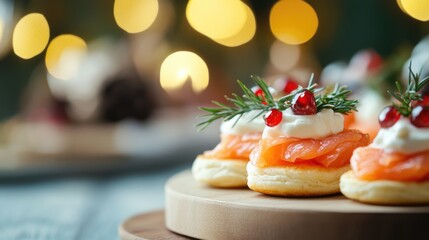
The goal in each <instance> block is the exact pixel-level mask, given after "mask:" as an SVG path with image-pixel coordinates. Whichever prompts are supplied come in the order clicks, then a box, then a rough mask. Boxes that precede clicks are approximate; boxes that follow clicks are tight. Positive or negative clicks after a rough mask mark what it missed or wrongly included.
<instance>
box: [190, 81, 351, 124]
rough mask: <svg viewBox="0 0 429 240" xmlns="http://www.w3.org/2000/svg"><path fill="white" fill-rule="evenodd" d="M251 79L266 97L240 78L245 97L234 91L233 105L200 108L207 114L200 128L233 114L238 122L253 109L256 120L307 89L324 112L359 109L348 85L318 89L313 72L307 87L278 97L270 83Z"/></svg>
mask: <svg viewBox="0 0 429 240" xmlns="http://www.w3.org/2000/svg"><path fill="white" fill-rule="evenodd" d="M251 78H252V80H253V81H254V82H255V83H256V85H257V86H258V87H259V88H260V89H261V90H262V92H263V93H264V94H263V95H264V96H263V97H260V96H257V95H256V94H255V93H254V92H253V91H252V90H251V89H250V88H248V87H247V86H246V85H244V84H243V83H242V82H241V81H240V80H238V81H237V83H238V85H239V86H240V88H241V90H242V91H243V96H239V95H237V94H235V93H233V94H232V95H231V97H228V96H225V99H226V100H227V101H228V102H230V103H231V104H232V106H228V105H226V104H223V103H220V102H217V101H213V102H212V103H213V104H214V105H216V107H201V108H200V109H201V110H202V111H205V112H206V114H205V115H202V116H201V117H203V118H205V119H204V120H203V121H202V122H200V123H198V124H197V125H196V127H197V128H198V129H199V130H203V129H204V128H206V127H207V126H209V125H210V124H211V123H212V122H214V121H216V120H218V119H223V120H224V121H229V120H231V119H233V118H234V117H236V116H239V117H237V118H236V120H235V123H237V122H238V121H239V119H240V118H241V117H242V116H243V114H245V113H247V112H250V111H254V110H256V111H259V114H257V115H256V116H255V117H254V118H253V119H255V118H257V117H260V116H261V115H262V114H264V113H265V112H268V111H270V110H271V109H278V110H280V111H284V110H286V109H288V108H290V107H291V105H292V103H291V102H292V99H293V98H294V97H295V96H296V95H297V94H300V93H302V92H303V91H304V90H309V91H311V92H312V93H313V94H314V96H315V100H316V104H317V111H321V110H322V109H325V108H329V109H332V110H333V111H335V112H339V113H342V114H348V113H349V112H351V111H356V105H357V103H358V101H357V100H349V99H347V97H348V96H349V94H350V93H351V91H350V90H348V89H347V87H346V86H339V85H338V84H336V85H335V87H334V89H333V90H332V91H330V92H327V93H324V90H325V88H317V84H315V83H314V75H313V74H312V75H311V77H310V80H309V83H308V85H307V87H306V88H303V87H302V86H299V87H298V89H296V90H295V91H294V92H292V93H291V94H288V95H286V96H283V97H280V98H278V99H274V97H273V95H272V94H271V92H270V90H269V86H268V85H267V83H266V82H265V81H264V80H263V79H262V78H260V77H258V76H251ZM253 119H252V120H253ZM235 123H234V125H235Z"/></svg>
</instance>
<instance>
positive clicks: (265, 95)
mask: <svg viewBox="0 0 429 240" xmlns="http://www.w3.org/2000/svg"><path fill="white" fill-rule="evenodd" d="M253 80H254V81H255V83H256V84H257V86H258V89H260V91H261V92H262V93H258V92H255V91H252V90H251V89H249V88H248V87H246V86H245V85H244V84H243V83H241V82H240V81H239V82H238V83H239V85H240V87H241V88H242V90H243V92H244V96H243V97H241V96H238V95H236V94H233V96H232V97H231V98H229V97H228V98H227V100H228V101H230V102H231V103H233V105H234V106H233V107H229V106H226V105H224V104H220V103H217V102H215V104H216V105H217V106H218V108H202V109H203V110H205V111H206V112H208V114H207V115H205V116H206V117H208V118H207V120H206V121H204V122H202V123H200V126H202V127H205V126H207V125H208V124H210V123H211V122H213V121H215V120H217V119H221V118H222V119H224V120H225V121H226V123H224V124H227V123H228V122H230V121H231V120H233V119H234V121H233V122H232V126H234V125H237V124H238V125H240V124H242V123H241V122H244V123H245V122H249V118H248V115H247V114H249V113H251V114H252V117H253V118H250V120H252V121H259V122H261V121H262V120H263V122H264V123H265V124H264V125H265V126H263V128H261V131H262V130H263V131H262V137H261V139H260V140H259V139H258V140H257V142H256V141H255V142H253V144H252V145H253V147H254V149H253V150H251V151H249V150H248V151H247V153H249V156H247V157H248V158H249V159H250V161H249V162H248V163H246V165H247V171H244V172H245V174H246V175H247V182H246V183H247V186H248V187H249V188H250V189H252V190H255V191H258V192H261V193H264V194H269V195H280V196H319V195H327V194H333V193H338V192H339V179H340V176H341V174H343V173H344V172H346V171H348V170H349V168H350V167H349V160H350V157H351V155H352V152H353V150H354V149H356V148H357V147H361V146H366V145H367V144H369V137H368V135H367V134H363V133H361V132H359V131H357V130H348V129H344V117H343V114H348V113H350V112H351V111H355V110H356V104H357V101H356V100H349V99H347V97H348V95H349V94H350V93H351V91H350V90H348V89H347V88H346V87H345V86H339V85H335V86H334V87H333V88H331V89H325V88H317V85H316V84H314V83H313V77H311V78H310V81H309V84H308V86H307V87H305V88H304V87H302V86H296V88H295V89H293V90H292V91H291V92H290V93H289V94H285V95H283V96H278V94H272V91H270V88H269V87H268V85H267V84H266V83H265V82H264V80H263V79H261V78H259V77H253ZM273 95H274V96H273ZM245 119H247V121H246V120H245ZM248 124H249V123H248ZM259 126H261V125H259ZM223 140H224V139H223V138H222V141H223ZM221 144H222V143H221ZM206 155H207V154H206ZM206 160H208V159H202V158H201V157H200V156H199V157H197V159H196V161H195V162H194V165H193V175H194V177H195V178H196V179H197V180H200V181H202V182H206V183H207V182H209V184H210V180H207V178H211V179H214V178H217V176H219V173H218V174H217V175H209V174H206V175H205V176H206V177H207V178H206V179H204V180H202V179H203V178H202V177H201V175H202V173H204V172H207V171H208V170H209V169H210V167H212V166H213V165H210V163H209V162H207V163H206V164H205V165H203V164H201V162H203V161H206ZM217 160H218V159H217ZM202 166H203V167H202ZM242 166H243V165H242ZM224 167H225V168H227V166H225V165H224ZM229 171H231V170H229ZM229 171H228V170H225V171H223V173H227V172H229ZM210 185H213V186H227V184H226V183H223V184H219V183H216V184H210Z"/></svg>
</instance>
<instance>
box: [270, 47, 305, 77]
mask: <svg viewBox="0 0 429 240" xmlns="http://www.w3.org/2000/svg"><path fill="white" fill-rule="evenodd" d="M300 56H301V49H300V47H299V46H297V45H289V44H285V43H283V42H280V41H278V40H277V41H274V43H273V44H272V45H271V49H270V61H271V64H273V66H274V67H275V68H277V69H278V70H280V71H282V72H287V71H289V70H291V69H292V68H293V67H295V66H296V65H297V64H298V62H299V59H300Z"/></svg>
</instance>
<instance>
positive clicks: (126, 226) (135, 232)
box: [119, 210, 190, 240]
mask: <svg viewBox="0 0 429 240" xmlns="http://www.w3.org/2000/svg"><path fill="white" fill-rule="evenodd" d="M119 236H120V237H121V239H122V240H155V239H157V240H159V239H169V240H173V239H174V240H184V239H190V238H187V237H184V236H180V235H178V234H175V233H173V232H170V231H169V230H168V229H167V228H165V222H164V211H162V210H159V211H155V212H149V213H144V214H139V215H136V216H133V217H131V218H129V219H127V220H125V221H124V223H122V225H121V226H120V227H119Z"/></svg>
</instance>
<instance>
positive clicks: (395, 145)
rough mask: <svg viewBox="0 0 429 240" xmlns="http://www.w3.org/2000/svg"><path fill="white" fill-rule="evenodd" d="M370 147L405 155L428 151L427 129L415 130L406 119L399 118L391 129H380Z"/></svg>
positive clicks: (428, 136)
mask: <svg viewBox="0 0 429 240" xmlns="http://www.w3.org/2000/svg"><path fill="white" fill-rule="evenodd" d="M370 146H371V147H374V148H379V149H383V150H384V151H386V152H401V153H405V154H410V153H416V152H421V151H425V150H429V128H417V127H415V126H413V125H412V124H411V123H410V120H409V119H408V118H400V119H399V120H398V121H397V122H396V123H395V125H393V126H392V127H390V128H381V129H380V131H379V132H378V134H377V136H376V137H375V139H374V141H373V142H372V143H371V145H370Z"/></svg>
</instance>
